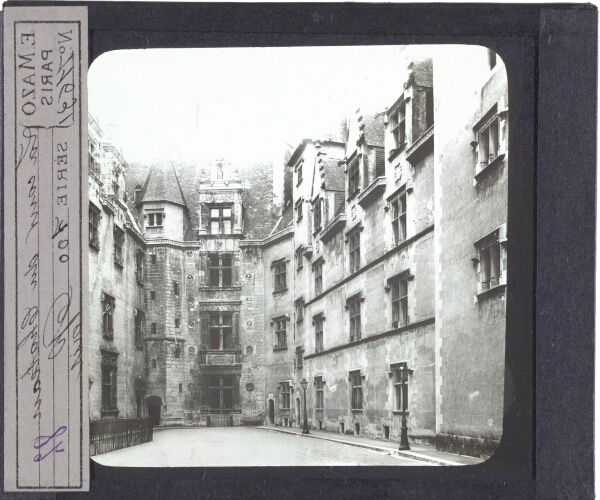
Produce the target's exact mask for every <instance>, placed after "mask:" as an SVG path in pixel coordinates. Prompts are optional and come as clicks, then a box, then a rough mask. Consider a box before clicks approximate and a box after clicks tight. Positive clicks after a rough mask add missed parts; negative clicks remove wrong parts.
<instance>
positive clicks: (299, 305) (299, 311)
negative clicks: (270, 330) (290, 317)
mask: <svg viewBox="0 0 600 500" xmlns="http://www.w3.org/2000/svg"><path fill="white" fill-rule="evenodd" d="M294 305H295V306H296V323H299V322H300V321H302V320H304V297H299V298H297V299H296V301H295V303H294Z"/></svg>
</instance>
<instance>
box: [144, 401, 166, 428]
mask: <svg viewBox="0 0 600 500" xmlns="http://www.w3.org/2000/svg"><path fill="white" fill-rule="evenodd" d="M161 404H162V400H161V399H160V398H159V397H158V396H148V397H147V398H146V405H147V407H148V417H150V423H152V425H160V407H161Z"/></svg>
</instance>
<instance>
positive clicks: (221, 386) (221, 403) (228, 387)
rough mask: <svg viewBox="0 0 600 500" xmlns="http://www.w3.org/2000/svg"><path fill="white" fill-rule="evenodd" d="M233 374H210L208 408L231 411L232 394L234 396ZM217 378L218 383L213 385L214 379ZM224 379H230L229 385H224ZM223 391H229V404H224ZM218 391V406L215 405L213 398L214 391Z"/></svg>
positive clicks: (232, 404) (232, 405) (232, 403)
mask: <svg viewBox="0 0 600 500" xmlns="http://www.w3.org/2000/svg"><path fill="white" fill-rule="evenodd" d="M234 378H235V375H233V374H231V375H229V374H227V375H211V376H210V383H209V386H208V392H209V394H210V409H211V410H212V411H215V410H218V411H228V410H229V411H232V410H233V407H234V402H233V396H234V390H233V388H234V386H235V380H234ZM217 379H218V380H219V383H218V385H215V383H214V382H215V380H217ZM225 379H231V385H225ZM225 391H231V406H226V405H225V399H226V398H225ZM215 392H218V394H219V406H215V405H214V402H215V398H214V393H215Z"/></svg>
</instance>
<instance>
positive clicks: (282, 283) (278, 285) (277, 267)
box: [273, 260, 286, 292]
mask: <svg viewBox="0 0 600 500" xmlns="http://www.w3.org/2000/svg"><path fill="white" fill-rule="evenodd" d="M285 268H286V262H285V260H281V261H279V262H275V263H274V264H273V269H274V273H275V291H276V292H277V291H279V290H284V289H285V288H286V278H285Z"/></svg>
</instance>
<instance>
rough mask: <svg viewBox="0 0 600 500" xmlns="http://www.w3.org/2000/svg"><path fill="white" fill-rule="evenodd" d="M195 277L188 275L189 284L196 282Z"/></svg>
mask: <svg viewBox="0 0 600 500" xmlns="http://www.w3.org/2000/svg"><path fill="white" fill-rule="evenodd" d="M194 279H195V278H194V275H193V274H188V275H187V282H188V283H193V282H194Z"/></svg>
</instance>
